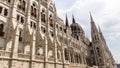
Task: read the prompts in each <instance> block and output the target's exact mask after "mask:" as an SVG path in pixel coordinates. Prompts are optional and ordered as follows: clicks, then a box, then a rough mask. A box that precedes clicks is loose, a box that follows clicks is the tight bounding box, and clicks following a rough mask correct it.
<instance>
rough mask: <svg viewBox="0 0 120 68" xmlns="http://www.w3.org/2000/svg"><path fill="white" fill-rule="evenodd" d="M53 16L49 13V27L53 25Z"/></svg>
mask: <svg viewBox="0 0 120 68" xmlns="http://www.w3.org/2000/svg"><path fill="white" fill-rule="evenodd" d="M52 18H53V17H52V15H50V17H49V22H50V26H51V27H53V19H52Z"/></svg>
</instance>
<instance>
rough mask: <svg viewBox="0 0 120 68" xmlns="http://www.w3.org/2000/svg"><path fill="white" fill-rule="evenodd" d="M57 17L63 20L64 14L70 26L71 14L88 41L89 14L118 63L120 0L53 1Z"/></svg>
mask: <svg viewBox="0 0 120 68" xmlns="http://www.w3.org/2000/svg"><path fill="white" fill-rule="evenodd" d="M53 2H54V3H55V5H56V9H57V14H58V16H59V17H60V18H61V19H63V20H65V16H66V14H67V15H68V18H69V22H70V23H69V24H71V20H72V14H73V15H74V17H75V19H76V21H77V22H78V23H79V24H80V25H81V26H82V28H83V29H84V31H85V33H86V36H87V37H88V38H89V39H90V31H91V30H90V17H89V12H91V14H92V16H93V19H94V21H95V23H96V26H98V25H99V26H100V27H101V30H102V32H103V35H104V37H105V39H106V42H107V44H108V47H109V49H110V51H111V53H112V55H113V57H114V59H115V61H116V63H120V0H53Z"/></svg>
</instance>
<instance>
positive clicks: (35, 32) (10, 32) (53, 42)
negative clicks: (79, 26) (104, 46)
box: [0, 0, 90, 68]
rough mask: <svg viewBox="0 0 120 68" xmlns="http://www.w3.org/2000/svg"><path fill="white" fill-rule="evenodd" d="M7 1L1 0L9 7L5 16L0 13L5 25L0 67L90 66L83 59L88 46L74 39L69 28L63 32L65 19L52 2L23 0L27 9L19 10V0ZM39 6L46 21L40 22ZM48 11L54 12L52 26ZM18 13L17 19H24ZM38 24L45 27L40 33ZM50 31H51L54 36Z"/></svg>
mask: <svg viewBox="0 0 120 68" xmlns="http://www.w3.org/2000/svg"><path fill="white" fill-rule="evenodd" d="M6 1H7V0H0V6H2V7H3V10H4V9H5V8H6V9H8V15H7V16H4V11H3V10H2V13H1V14H0V24H1V23H3V24H4V32H5V35H4V37H0V47H2V46H4V48H3V49H0V68H85V67H86V66H88V65H89V64H87V63H86V58H85V57H86V56H87V54H88V52H87V51H88V50H87V49H88V48H87V46H88V45H86V44H85V43H83V42H82V41H81V40H77V39H75V38H73V37H72V36H71V34H69V33H70V32H71V31H70V30H68V32H69V33H65V32H64V29H65V25H64V22H63V20H62V19H60V18H59V17H58V16H57V12H56V7H55V5H54V4H53V3H52V2H51V3H49V7H47V6H48V3H47V2H46V1H44V0H43V1H42V0H24V1H25V2H26V6H25V9H26V10H25V11H22V10H21V9H18V7H17V5H18V1H19V0H11V3H10V4H8V3H7V2H6ZM21 1H23V0H21ZM37 1H38V2H37ZM41 1H42V2H41ZM33 3H36V5H37V17H36V18H33V16H31V5H32V4H33ZM10 7H12V8H10ZM50 7H52V8H53V9H52V10H51V8H50ZM42 9H45V21H46V22H45V23H44V22H42V21H41V12H42ZM38 10H39V11H38ZM38 14H39V15H38ZM50 14H51V15H53V19H52V20H53V22H52V23H53V24H54V26H53V27H50V25H49V24H50V21H49V16H50ZM17 15H20V17H19V18H20V20H21V17H23V18H24V23H21V21H17ZM31 21H33V22H35V25H36V28H35V29H34V28H33V27H31ZM56 25H58V27H56ZM41 26H42V27H44V28H45V29H46V31H45V33H43V32H42V30H41ZM69 29H70V27H69ZM20 30H22V31H23V33H22V41H19V38H20ZM50 31H52V32H53V34H54V36H53V37H52V36H51V33H50ZM86 42H90V41H86ZM39 47H41V48H42V49H39ZM65 49H66V52H65ZM19 51H21V52H20V53H19ZM38 51H39V52H38ZM38 53H39V54H38ZM71 54H72V55H71ZM76 54H79V55H80V56H79V57H78V56H76ZM58 57H59V58H58ZM71 57H72V58H71ZM79 58H80V59H82V60H80V59H79ZM76 59H77V60H79V62H77V60H76ZM72 64H74V65H72ZM81 64H82V65H81Z"/></svg>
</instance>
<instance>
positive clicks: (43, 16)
mask: <svg viewBox="0 0 120 68" xmlns="http://www.w3.org/2000/svg"><path fill="white" fill-rule="evenodd" d="M41 21H42V22H44V23H45V22H46V21H45V10H44V9H43V10H42V12H41Z"/></svg>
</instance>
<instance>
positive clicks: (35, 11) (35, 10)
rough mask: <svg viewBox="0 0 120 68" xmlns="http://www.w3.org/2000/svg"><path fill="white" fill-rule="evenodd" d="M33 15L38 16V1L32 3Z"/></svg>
mask: <svg viewBox="0 0 120 68" xmlns="http://www.w3.org/2000/svg"><path fill="white" fill-rule="evenodd" d="M31 16H33V17H35V18H36V17H37V5H36V3H33V4H32V5H31Z"/></svg>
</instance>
